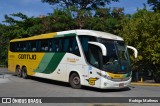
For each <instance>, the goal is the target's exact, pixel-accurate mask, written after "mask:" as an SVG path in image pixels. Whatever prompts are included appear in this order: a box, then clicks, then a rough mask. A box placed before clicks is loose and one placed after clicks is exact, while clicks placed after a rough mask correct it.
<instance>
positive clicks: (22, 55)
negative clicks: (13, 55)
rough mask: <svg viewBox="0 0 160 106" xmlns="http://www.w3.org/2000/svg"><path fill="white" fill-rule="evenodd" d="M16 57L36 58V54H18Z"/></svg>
mask: <svg viewBox="0 0 160 106" xmlns="http://www.w3.org/2000/svg"><path fill="white" fill-rule="evenodd" d="M18 59H28V60H36V55H35V54H32V55H30V54H19V55H18Z"/></svg>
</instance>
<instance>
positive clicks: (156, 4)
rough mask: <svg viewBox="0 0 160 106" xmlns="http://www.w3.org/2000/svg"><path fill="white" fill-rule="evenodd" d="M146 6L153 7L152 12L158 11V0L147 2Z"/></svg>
mask: <svg viewBox="0 0 160 106" xmlns="http://www.w3.org/2000/svg"><path fill="white" fill-rule="evenodd" d="M148 4H149V5H150V6H153V7H152V9H153V10H154V11H160V0H148Z"/></svg>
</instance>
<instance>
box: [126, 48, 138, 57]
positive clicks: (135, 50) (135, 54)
mask: <svg viewBox="0 0 160 106" xmlns="http://www.w3.org/2000/svg"><path fill="white" fill-rule="evenodd" d="M127 48H128V49H131V50H133V51H134V57H135V58H137V56H138V51H137V49H136V48H135V47H133V46H127Z"/></svg>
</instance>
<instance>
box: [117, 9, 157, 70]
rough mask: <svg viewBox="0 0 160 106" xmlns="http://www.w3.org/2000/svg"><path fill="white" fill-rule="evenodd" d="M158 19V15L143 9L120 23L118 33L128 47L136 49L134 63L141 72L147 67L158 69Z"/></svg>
mask: <svg viewBox="0 0 160 106" xmlns="http://www.w3.org/2000/svg"><path fill="white" fill-rule="evenodd" d="M159 17H160V13H158V12H149V11H147V10H145V9H143V10H139V11H138V12H137V13H135V14H134V15H133V16H131V17H130V18H128V17H125V18H123V20H122V21H121V24H120V26H121V30H118V33H119V35H121V36H122V37H123V38H124V39H125V41H126V42H127V43H128V44H129V45H132V46H134V47H136V48H137V49H138V53H139V56H138V62H136V63H137V66H138V67H139V68H140V69H141V70H142V69H147V68H148V67H147V66H149V67H153V66H154V67H159V68H160V18H159ZM141 64H143V65H141ZM152 69H155V68H152ZM158 71H160V70H157V72H158Z"/></svg>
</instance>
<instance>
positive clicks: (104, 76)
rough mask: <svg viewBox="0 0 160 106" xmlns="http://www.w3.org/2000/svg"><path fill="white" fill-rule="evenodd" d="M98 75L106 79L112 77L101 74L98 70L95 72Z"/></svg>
mask: <svg viewBox="0 0 160 106" xmlns="http://www.w3.org/2000/svg"><path fill="white" fill-rule="evenodd" d="M97 74H98V75H100V76H102V77H103V78H106V79H109V80H110V79H112V78H111V77H110V76H107V75H103V74H101V73H100V72H97Z"/></svg>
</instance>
